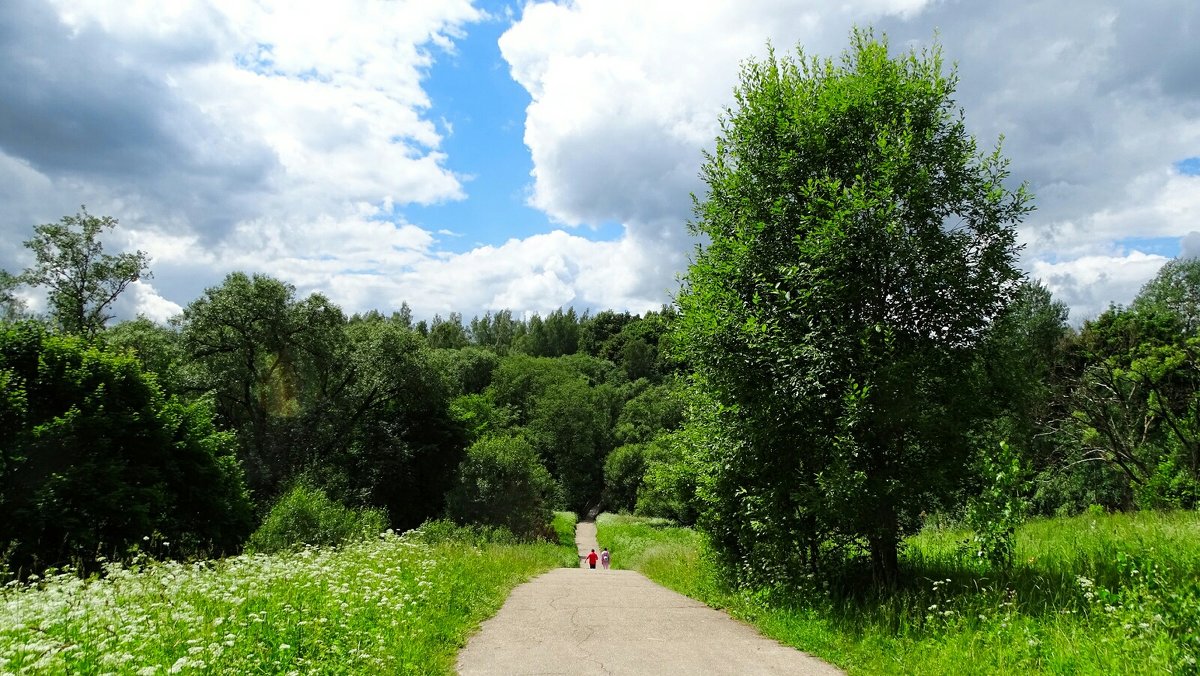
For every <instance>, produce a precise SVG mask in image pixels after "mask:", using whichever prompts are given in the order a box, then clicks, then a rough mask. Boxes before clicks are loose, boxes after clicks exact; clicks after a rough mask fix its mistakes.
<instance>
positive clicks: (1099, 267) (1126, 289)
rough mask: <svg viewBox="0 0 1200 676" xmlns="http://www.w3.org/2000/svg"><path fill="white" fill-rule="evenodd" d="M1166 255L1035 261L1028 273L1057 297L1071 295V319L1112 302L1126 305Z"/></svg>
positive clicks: (1079, 318)
mask: <svg viewBox="0 0 1200 676" xmlns="http://www.w3.org/2000/svg"><path fill="white" fill-rule="evenodd" d="M1167 260H1169V259H1168V258H1166V257H1164V256H1158V255H1154V254H1146V253H1142V252H1140V251H1134V252H1132V253H1130V254H1129V255H1127V256H1081V257H1079V258H1076V259H1073V260H1069V261H1063V262H1059V263H1050V262H1046V261H1034V262H1033V264H1032V265H1031V270H1030V274H1031V275H1033V276H1034V277H1036V278H1038V279H1041V280H1042V282H1043V283H1045V285H1046V288H1048V289H1050V292H1051V293H1053V294H1054V296H1055V297H1056V298H1070V299H1072V303H1071V308H1070V310H1071V321H1072V322H1073V323H1075V324H1079V323H1082V322H1083V321H1085V320H1087V319H1093V318H1095V317H1096V316H1097V315H1099V314H1100V313H1101V312H1104V310H1106V309H1108V306H1109V305H1110V304H1112V303H1114V302H1116V303H1117V304H1120V305H1128V304H1129V302H1130V301H1132V300H1133V297H1134V296H1135V295H1137V292H1138V290H1139V289H1141V287H1142V286H1143V285H1144V284H1145V283H1146V282H1148V281H1150V279H1151V278H1152V277H1154V275H1155V273H1157V272H1158V269H1159V268H1161V267H1162V265H1163V263H1166V262H1167Z"/></svg>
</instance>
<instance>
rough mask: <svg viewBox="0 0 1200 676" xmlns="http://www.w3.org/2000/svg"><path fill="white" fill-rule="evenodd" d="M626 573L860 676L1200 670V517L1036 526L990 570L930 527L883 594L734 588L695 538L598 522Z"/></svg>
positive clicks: (1093, 518)
mask: <svg viewBox="0 0 1200 676" xmlns="http://www.w3.org/2000/svg"><path fill="white" fill-rule="evenodd" d="M597 526H598V539H599V541H600V543H601V544H603V545H607V546H609V547H610V548H612V549H613V550H614V559H613V560H614V563H615V564H616V565H617V566H619V567H627V568H634V569H637V570H641V571H642V572H644V573H645V574H646V575H647V576H648V577H650V578H651V579H654V580H656V581H658V582H660V583H662V584H664V585H666V586H668V587H671V588H672V589H675V590H677V591H680V592H681V593H684V594H687V595H689V596H692V597H694V598H697V599H700V600H702V601H704V602H706V603H708V604H709V605H713V606H715V607H720V608H726V609H728V610H729V611H730V612H731V613H732V614H733V615H735V616H737V617H740V618H742V619H745V620H747V621H749V622H752V623H754V624H756V625H757V626H759V627H760V629H761V630H762V631H763V633H764V634H767V635H769V636H772V637H774V638H777V639H779V640H780V641H782V642H784V643H787V644H789V645H794V646H796V647H799V648H801V649H803V650H805V651H807V652H810V653H813V654H816V655H818V656H821V657H823V658H825V659H827V660H829V661H831V662H833V663H835V664H837V665H839V666H842V667H844V668H846V669H847V670H848V671H850V673H856V674H910V673H920V674H1007V673H1061V674H1065V673H1071V674H1076V673H1079V674H1114V673H1120V674H1141V673H1147V674H1153V673H1162V674H1166V673H1197V669H1196V659H1197V658H1198V657H1200V635H1198V632H1200V514H1197V513H1194V512H1175V513H1141V514H1122V515H1086V516H1080V517H1075V518H1071V519H1052V520H1044V521H1034V522H1031V523H1029V524H1026V525H1025V526H1024V527H1022V528H1021V529H1020V531H1019V532H1018V534H1017V557H1018V562H1017V565H1016V566H1014V568H1013V569H1012V570H1010V571H991V570H989V569H988V568H987V566H986V565H985V564H981V563H979V562H977V561H972V560H971V559H970V556H969V555H966V554H964V551H963V548H962V547H960V546H959V544H960V543H961V542H962V541H963V540H966V539H967V537H968V536H969V533H966V532H962V531H952V530H927V531H926V532H923V533H921V534H920V535H918V536H916V537H914V538H911V539H910V540H909V541H908V543H907V544H908V546H907V547H906V548H905V552H904V559H903V568H904V571H905V577H906V580H907V583H906V584H903V585H901V586H900V587H898V588H897V589H894V590H890V591H887V592H878V591H872V592H865V593H861V592H860V593H857V594H845V593H842V594H839V593H830V592H828V591H827V590H825V589H824V588H823V587H822V586H821V585H819V584H817V583H816V581H814V584H813V586H812V588H810V589H808V590H791V591H786V592H782V591H779V590H775V591H765V590H760V591H757V592H748V591H743V592H739V593H734V592H731V591H729V590H727V589H725V588H723V587H722V585H721V584H720V583H719V582H718V580H717V576H716V574H715V570H714V568H713V566H712V564H711V563H710V562H709V561H708V560H707V559H706V558H705V557H704V556H703V554H702V552H703V542H702V539H701V537H700V536H699V535H698V534H696V533H694V532H693V531H691V530H688V529H680V528H672V527H669V526H667V525H665V524H663V523H662V522H647V521H645V520H637V519H633V518H630V517H615V516H607V515H605V516H602V517H601V518H600V519H599V520H598V521H597Z"/></svg>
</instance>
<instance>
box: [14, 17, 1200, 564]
mask: <svg viewBox="0 0 1200 676" xmlns="http://www.w3.org/2000/svg"><path fill="white" fill-rule="evenodd" d="M955 84H956V80H955V76H954V74H953V72H950V73H947V72H945V71H944V68H943V66H942V63H941V58H940V55H939V54H937V53H933V54H916V53H910V54H908V55H905V56H901V57H892V56H890V55H889V54H888V49H887V46H886V44H884V43H880V42H878V41H876V40H875V39H874V38H873V36H871V35H870V34H867V33H856V34H855V35H854V36H853V47H852V49H851V50H850V52H848V53H847V56H846V61H845V63H841V64H835V63H834V62H832V61H820V60H810V59H807V57H803V55H801V56H800V57H797V58H795V59H793V58H791V57H786V56H784V57H777V56H775V55H774V54H772V56H771V57H770V58H768V59H766V60H764V61H761V62H754V61H752V62H748V63H747V64H746V65H745V66H744V69H743V73H742V83H741V85H740V86H739V88H738V90H737V91H736V104H735V105H734V107H733V108H731V109H730V111H729V113H728V115H727V116H726V117H725V119H724V122H723V127H722V135H721V137H720V138H719V139H718V142H717V145H716V149H715V150H714V151H713V152H712V153H710V154H709V155H707V156H706V163H705V166H704V169H703V178H704V180H705V183H706V185H707V186H708V194H707V195H705V196H703V198H702V199H701V198H698V199H697V206H696V212H695V219H694V221H693V222H692V223H691V224H690V227H691V228H692V230H693V232H694V233H695V234H696V235H697V236H698V238H699V240H700V241H701V242H702V244H699V245H697V249H696V253H695V256H694V261H693V263H692V265H691V268H690V269H689V270H688V271H687V274H686V276H684V277H683V279H682V284H681V287H680V289H679V290H678V291H677V293H676V294H675V297H674V298H673V300H672V302H671V303H670V304H667V305H664V306H663V307H662V308H661V309H660V310H657V311H652V312H646V313H645V314H641V315H636V314H631V313H629V312H625V311H620V312H618V311H613V310H603V311H597V312H594V313H593V312H592V311H589V310H583V311H578V310H576V309H574V308H570V307H567V308H561V309H559V310H557V311H555V312H552V313H550V314H548V315H546V316H544V317H543V316H540V315H538V314H529V315H520V314H517V313H514V312H512V311H510V310H498V311H494V312H487V313H485V314H483V315H482V316H475V317H472V318H471V319H470V320H466V319H465V318H464V317H463V315H461V314H459V313H453V312H452V313H449V314H448V315H447V316H445V317H442V316H440V315H437V316H434V317H433V318H432V319H431V320H425V319H421V320H414V317H413V312H412V310H411V309H410V308H409V306H408V305H407V304H403V305H401V306H400V307H399V308H395V309H392V310H390V311H384V312H380V311H372V312H368V313H366V314H353V315H347V314H346V313H345V312H344V311H343V310H342V309H341V308H339V307H338V306H337V305H336V304H334V303H332V302H331V301H330V300H329V299H328V298H326V297H324V296H323V295H321V294H319V293H313V294H310V295H308V296H306V297H300V296H299V295H298V294H297V291H296V289H295V287H293V286H292V285H290V284H289V283H287V282H285V281H283V280H279V279H274V278H271V277H268V276H263V275H259V274H246V273H242V272H235V273H232V274H230V275H228V276H227V277H226V278H225V279H224V281H223V282H222V283H220V284H219V285H217V286H213V287H211V288H208V289H206V290H205V291H204V293H203V294H202V295H201V296H200V297H199V298H196V299H194V300H192V301H191V302H190V303H188V304H187V305H186V307H184V309H183V311H182V312H181V313H180V314H179V315H178V316H176V317H174V318H172V319H171V320H170V322H168V323H166V324H159V323H155V322H153V321H151V320H149V319H147V318H144V317H140V318H137V319H133V320H125V321H116V322H114V321H113V319H114V318H113V316H112V308H113V304H114V302H115V301H116V299H117V298H118V297H119V296H120V295H121V294H122V293H123V292H124V291H125V290H126V289H127V287H128V285H129V284H131V283H133V282H134V281H137V280H139V279H142V278H147V277H148V276H149V275H150V274H151V268H150V266H151V256H150V254H149V253H147V252H142V251H137V252H122V253H117V254H112V253H105V252H104V247H103V240H104V237H105V235H106V234H107V233H109V232H111V231H112V230H113V229H114V228H116V227H118V226H119V223H118V221H117V219H116V218H115V217H112V216H97V215H93V214H91V213H89V212H88V211H87V210H86V208H81V210H80V211H79V212H78V213H76V214H74V215H70V216H65V217H63V218H62V219H61V220H60V221H59V222H57V223H47V224H42V225H37V226H34V227H33V229H32V234H31V235H30V237H29V239H28V240H27V241H25V246H26V247H27V248H28V249H29V251H30V252H31V255H32V258H33V260H34V263H33V264H32V265H31V266H30V267H29V268H27V269H25V270H23V271H21V272H19V273H9V272H4V273H3V274H2V275H0V312H2V313H3V324H2V325H0V386H2V392H3V396H2V397H0V512H2V513H4V514H6V515H7V518H6V519H4V520H3V522H0V557H2V558H0V566H2V569H3V570H4V572H5V574H6V575H8V576H10V577H18V578H25V577H27V576H29V575H31V574H38V573H41V572H42V571H44V570H46V569H50V568H61V567H64V566H70V567H72V568H73V569H76V570H79V571H84V572H91V571H96V570H100V569H101V568H102V564H103V562H104V561H114V560H118V561H119V560H129V559H132V558H134V557H136V556H139V555H146V554H148V555H151V556H154V557H158V558H165V559H179V560H194V559H203V558H209V557H220V556H223V555H231V554H235V553H238V552H241V551H243V550H253V551H276V550H283V549H289V548H293V547H296V546H298V545H302V544H306V543H307V544H337V543H339V542H342V541H344V540H346V539H347V538H351V537H355V536H356V534H357V535H361V534H362V533H364V532H370V531H374V532H376V533H377V532H379V531H380V530H381V529H387V528H391V529H394V530H397V531H403V530H408V529H412V528H416V527H418V526H420V525H421V524H422V523H425V522H427V521H429V520H431V519H441V518H445V519H450V520H452V521H454V522H457V523H459V524H466V525H477V526H482V527H489V528H500V529H505V530H506V531H508V532H510V533H512V534H513V535H514V536H515V537H518V538H521V539H529V540H536V539H554V534H553V531H552V530H551V528H550V523H551V512H552V510H569V511H574V512H576V513H577V514H580V515H585V514H588V513H595V512H598V511H608V512H627V513H634V514H639V515H646V516H654V517H664V518H668V519H671V520H672V521H674V522H676V523H679V524H683V525H695V526H696V527H697V529H698V530H699V531H700V532H702V533H704V534H705V536H706V538H707V541H708V542H709V546H710V547H711V551H712V553H713V555H714V557H715V559H716V560H717V561H718V562H719V563H720V566H721V569H722V570H723V571H725V574H726V575H727V578H728V580H729V581H730V582H731V583H732V584H734V585H744V586H750V587H754V586H772V585H790V584H799V583H800V581H801V580H803V579H808V578H810V577H811V576H814V575H815V576H821V577H825V578H829V579H860V580H865V581H866V582H862V584H873V585H889V584H895V583H896V582H897V581H898V580H900V579H902V578H903V577H904V575H905V574H906V573H905V570H904V569H903V566H902V565H901V557H900V555H899V554H900V552H901V551H902V550H903V548H904V542H905V539H906V538H908V537H910V536H912V535H914V534H917V533H919V532H921V530H922V529H923V528H925V527H927V526H928V525H930V524H935V523H956V524H963V525H965V526H966V527H967V528H969V529H970V530H971V532H972V536H971V539H970V540H969V541H967V542H964V543H962V546H963V548H964V551H967V552H968V553H969V554H970V555H972V556H976V557H979V558H981V559H985V560H987V561H990V562H992V563H994V564H995V565H1000V566H1003V565H1009V564H1011V562H1012V558H1013V538H1012V534H1013V532H1014V529H1015V528H1017V526H1019V525H1020V524H1021V523H1023V522H1024V521H1025V520H1027V519H1030V518H1033V517H1036V516H1070V515H1076V514H1081V513H1087V512H1088V511H1089V510H1091V511H1108V512H1129V511H1136V510H1163V509H1194V508H1195V507H1196V506H1197V501H1198V500H1200V397H1198V393H1200V337H1198V333H1197V330H1198V328H1200V261H1197V260H1194V259H1178V260H1174V261H1172V262H1170V263H1168V264H1166V265H1165V266H1164V267H1163V268H1162V269H1161V271H1159V273H1158V274H1157V275H1156V276H1155V277H1154V279H1152V280H1151V281H1150V282H1148V283H1147V284H1146V285H1145V286H1144V288H1142V289H1141V291H1140V292H1139V293H1138V294H1137V296H1136V298H1135V299H1134V300H1133V301H1132V302H1131V303H1130V304H1129V305H1128V306H1123V305H1112V306H1111V307H1109V309H1108V310H1106V311H1105V312H1103V313H1102V314H1100V315H1099V316H1096V317H1089V318H1083V321H1082V322H1080V323H1077V324H1072V323H1071V322H1069V321H1068V317H1067V311H1066V308H1065V306H1064V305H1063V304H1062V303H1060V302H1058V301H1056V300H1055V299H1054V298H1053V297H1052V295H1051V293H1050V292H1049V291H1048V290H1047V289H1046V287H1045V286H1043V285H1041V284H1040V283H1039V282H1037V281H1032V280H1029V279H1027V278H1026V277H1025V276H1024V275H1023V273H1021V272H1020V270H1019V269H1018V267H1017V257H1018V254H1019V249H1020V247H1019V245H1018V244H1017V243H1016V234H1015V233H1016V226H1017V225H1018V224H1019V223H1020V221H1021V219H1022V217H1023V216H1024V215H1025V214H1027V213H1028V212H1029V211H1030V210H1031V209H1032V208H1033V203H1032V196H1031V195H1030V194H1029V193H1028V192H1027V190H1026V188H1025V186H1023V185H1017V184H1015V183H1014V181H1013V180H1012V179H1011V177H1010V176H1009V173H1008V169H1007V167H1008V162H1007V160H1006V159H1005V158H1004V157H1003V156H1002V154H1001V152H1000V149H999V146H997V147H996V149H995V150H994V151H987V152H981V151H980V150H979V149H978V147H977V144H976V140H975V139H974V137H972V136H971V135H969V134H968V133H967V131H966V126H965V123H964V122H963V118H962V116H961V115H960V114H959V112H960V111H958V110H957V109H956V108H955V107H954V104H953V98H952V94H953V91H954V87H955ZM22 290H36V292H37V293H41V294H44V295H45V298H46V305H45V310H44V311H43V312H40V313H36V314H35V313H31V312H29V311H28V309H27V308H26V307H25V306H24V304H23V302H22V301H21V298H22V297H23V296H22V293H20V291H22ZM856 575H857V576H858V577H855V576H856ZM856 584H857V583H856Z"/></svg>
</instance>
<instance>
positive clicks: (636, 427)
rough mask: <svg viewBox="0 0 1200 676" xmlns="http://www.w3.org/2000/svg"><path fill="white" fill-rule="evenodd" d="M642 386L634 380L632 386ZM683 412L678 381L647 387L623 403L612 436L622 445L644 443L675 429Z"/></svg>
mask: <svg viewBox="0 0 1200 676" xmlns="http://www.w3.org/2000/svg"><path fill="white" fill-rule="evenodd" d="M642 383H646V381H644V380H642V381H638V382H637V383H635V385H638V384H642ZM685 410H686V404H685V400H684V384H683V383H682V382H681V381H678V380H673V381H667V382H664V383H663V384H661V385H649V386H647V387H646V388H645V389H643V390H642V391H641V392H639V393H638V394H636V395H634V396H633V397H630V398H629V400H628V401H626V402H625V405H624V406H623V407H622V408H621V415H620V417H619V418H617V426H616V429H615V430H614V434H615V435H616V438H617V439H618V440H620V441H621V442H622V443H626V444H636V443H646V442H648V441H651V440H653V439H654V438H656V437H658V436H659V435H660V434H663V433H664V432H672V431H674V430H676V429H679V427H680V426H681V425H682V424H683V416H684V412H685Z"/></svg>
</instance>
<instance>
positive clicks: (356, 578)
mask: <svg viewBox="0 0 1200 676" xmlns="http://www.w3.org/2000/svg"><path fill="white" fill-rule="evenodd" d="M564 522H565V521H564ZM429 539H430V538H429V537H424V536H423V535H422V534H421V533H420V532H410V533H406V534H405V535H402V536H401V535H391V534H385V535H383V536H381V537H380V538H378V539H375V540H371V541H366V542H360V543H355V544H352V545H348V546H345V547H343V548H340V549H317V548H310V549H306V550H303V551H299V552H293V553H282V554H274V555H244V556H238V557H233V558H229V559H224V560H221V561H214V562H200V563H194V564H183V563H174V562H165V563H151V564H148V565H146V566H144V567H142V568H138V569H133V568H125V567H120V566H110V567H109V569H108V571H107V574H106V575H105V576H104V577H103V578H93V579H90V580H81V579H79V578H78V577H76V576H74V575H71V574H58V575H52V576H50V577H48V578H46V579H42V580H36V581H35V582H34V583H33V584H28V585H26V584H20V583H16V582H13V583H10V584H8V585H7V586H5V587H4V588H3V590H2V591H0V673H45V674H101V673H119V674H169V673H207V674H276V673H278V674H287V673H378V674H392V673H412V674H436V673H449V672H450V671H451V670H452V668H453V660H454V656H455V654H456V653H457V652H458V650H459V649H460V648H461V647H462V646H463V645H464V644H465V642H466V639H467V637H468V636H469V634H470V633H471V632H472V631H473V630H474V629H475V628H476V627H477V626H478V625H479V623H480V622H482V621H483V620H484V619H486V618H487V617H490V616H491V615H493V614H494V613H495V612H496V610H498V609H499V607H500V605H501V604H502V603H503V602H504V599H505V598H506V597H507V596H508V592H509V591H510V590H511V589H512V588H513V587H514V586H516V585H517V584H519V583H521V582H523V581H525V580H527V579H529V578H530V577H532V576H533V575H536V574H538V573H541V572H543V571H545V570H548V569H550V568H553V567H555V566H559V565H564V564H566V565H574V561H575V552H574V545H573V544H572V546H571V549H570V551H569V552H567V551H564V548H563V547H562V546H561V545H557V544H552V543H541V544H489V543H486V542H482V543H481V542H479V541H474V542H473V541H471V539H470V538H464V539H461V540H457V541H454V540H453V539H451V540H449V541H441V542H429V541H428V540H429Z"/></svg>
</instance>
